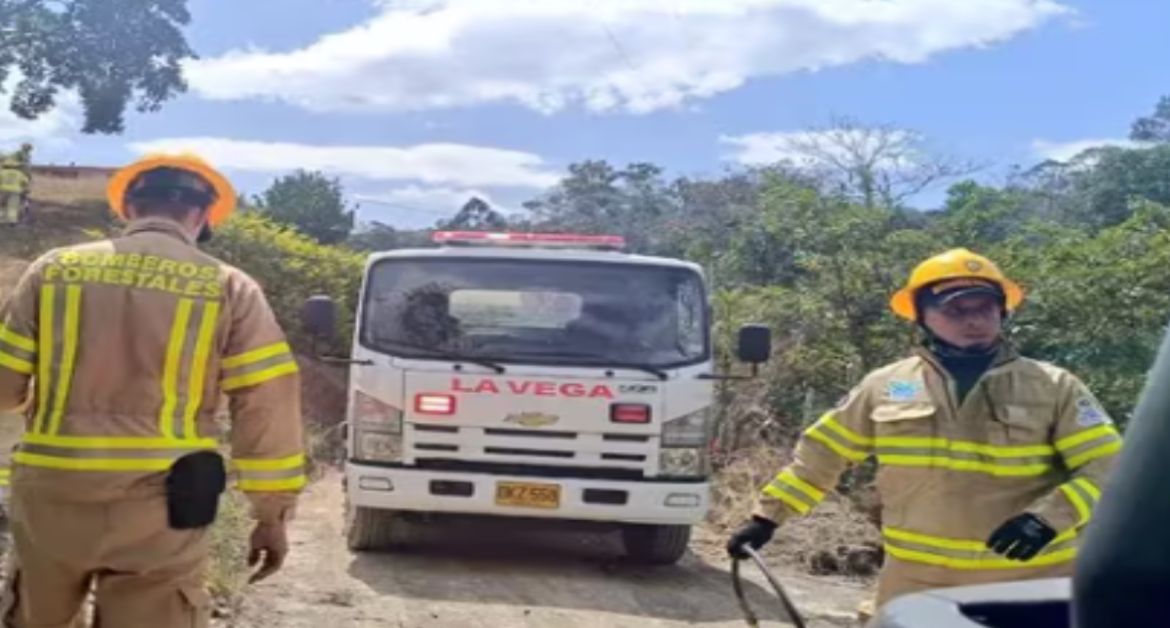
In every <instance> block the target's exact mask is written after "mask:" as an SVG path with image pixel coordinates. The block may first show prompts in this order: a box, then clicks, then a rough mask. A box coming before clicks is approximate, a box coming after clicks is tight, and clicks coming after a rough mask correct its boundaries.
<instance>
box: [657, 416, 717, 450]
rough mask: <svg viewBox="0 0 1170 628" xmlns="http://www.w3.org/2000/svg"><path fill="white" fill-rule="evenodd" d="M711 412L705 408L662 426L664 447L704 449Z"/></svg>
mask: <svg viewBox="0 0 1170 628" xmlns="http://www.w3.org/2000/svg"><path fill="white" fill-rule="evenodd" d="M710 415H711V412H710V409H709V408H703V409H702V410H699V411H698V412H692V413H690V414H687V415H684V416H680V417H679V418H677V419H671V420H669V421H667V422H665V423H663V424H662V446H663V447H702V446H704V445H706V444H707V440H708V434H707V426H708V424H709V422H710V421H709V418H710Z"/></svg>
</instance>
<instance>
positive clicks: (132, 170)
mask: <svg viewBox="0 0 1170 628" xmlns="http://www.w3.org/2000/svg"><path fill="white" fill-rule="evenodd" d="M155 168H175V169H177V170H184V171H186V172H190V173H192V174H195V175H197V176H199V177H200V178H202V179H203V180H204V181H206V182H207V184H208V185H210V186H211V188H212V189H213V190H215V200H214V201H213V202H212V203H211V207H210V208H209V209H208V212H207V224H208V225H209V226H211V227H216V226H218V225H220V224H221V223H223V221H225V220H227V219H228V217H229V216H231V215H232V212H234V211H235V209H236V190H235V188H233V187H232V184H231V182H229V181H228V180H227V177H225V176H223V175H222V174H220V172H219V171H218V170H216V169H215V168H213V167H211V165H210V164H208V163H207V162H206V161H204V160H203V159H202V158H200V157H199V156H197V155H194V154H191V153H175V154H161V153H160V154H152V155H147V156H145V157H143V158H142V159H139V160H138V161H136V162H134V163H132V164H130V165H128V166H126V167H124V168H122V169H121V170H118V171H117V172H116V173H114V177H113V178H112V179H110V184H109V185H108V186H106V198H107V199H108V200H109V201H110V207H111V208H112V209H113V210H114V213H115V214H117V215H118V217H119V218H122V219H123V220H125V219H126V192H127V191H128V190H130V186H131V185H132V184H133V183H134V180H135V179H137V178H138V177H139V176H140V175H142V174H143V173H145V172H149V171H151V170H154V169H155Z"/></svg>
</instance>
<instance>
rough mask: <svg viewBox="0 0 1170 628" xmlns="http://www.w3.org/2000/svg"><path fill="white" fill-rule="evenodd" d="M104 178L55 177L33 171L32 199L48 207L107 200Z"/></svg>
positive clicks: (106, 179) (105, 179)
mask: <svg viewBox="0 0 1170 628" xmlns="http://www.w3.org/2000/svg"><path fill="white" fill-rule="evenodd" d="M108 180H109V179H108V178H107V177H104V176H80V177H77V178H67V177H54V176H46V175H44V174H41V173H38V172H36V171H35V170H34V171H33V184H32V191H31V198H32V199H33V200H34V201H37V202H40V203H44V204H47V205H77V204H79V203H87V202H93V201H103V202H104V200H105V198H106V182H107V181H108Z"/></svg>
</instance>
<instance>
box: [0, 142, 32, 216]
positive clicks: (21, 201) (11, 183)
mask: <svg viewBox="0 0 1170 628" xmlns="http://www.w3.org/2000/svg"><path fill="white" fill-rule="evenodd" d="M26 146H27V144H26ZM31 185H32V179H31V178H30V177H29V170H28V164H27V162H23V161H21V159H20V153H19V152H18V153H13V154H12V155H8V156H5V157H4V158H3V159H0V225H15V224H17V223H19V222H20V220H21V218H22V216H23V214H24V205H25V202H26V199H27V197H28V192H29V188H30V187H31Z"/></svg>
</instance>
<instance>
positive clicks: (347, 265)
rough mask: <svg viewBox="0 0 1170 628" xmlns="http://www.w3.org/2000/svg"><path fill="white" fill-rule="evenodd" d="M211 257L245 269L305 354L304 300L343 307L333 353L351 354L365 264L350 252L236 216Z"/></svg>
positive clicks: (257, 217) (252, 216) (261, 219)
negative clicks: (328, 299) (318, 298)
mask: <svg viewBox="0 0 1170 628" xmlns="http://www.w3.org/2000/svg"><path fill="white" fill-rule="evenodd" d="M207 251H208V252H209V253H211V254H212V255H215V256H216V257H218V258H220V259H222V260H224V261H225V262H228V263H229V264H233V265H235V266H238V267H240V268H241V269H243V270H244V271H246V272H247V273H248V274H250V275H251V276H252V277H254V278H255V279H256V281H258V282H259V283H260V285H261V286H262V287H263V288H264V293H265V295H266V296H267V298H268V300H269V302H270V303H271V304H272V309H273V310H274V311H275V312H276V316H277V318H278V319H279V320H280V324H281V326H282V327H283V328H284V329H285V331H286V332H287V333H288V334H289V337H290V339H291V340H292V341H293V343H294V344H295V345H296V346H297V348H298V350H300V351H308V348H309V346H310V343H311V338H309V336H308V335H307V334H306V333H304V331H303V329H302V328H301V322H300V311H301V306H302V304H303V303H304V301H305V299H307V298H309V297H310V296H313V295H315V294H327V295H330V296H332V297H333V298H334V299H336V300H337V302H338V322H339V324H340V325H341V327H342V328H341V330H340V334H339V335H338V337H337V338H336V339H335V343H334V344H333V346H331V347H329V348H330V349H331V350H332V351H333V352H337V353H348V352H349V340H350V338H351V335H352V332H353V313H354V312H355V311H356V306H357V299H358V288H359V287H360V285H361V274H362V265H363V261H364V260H363V258H362V256H361V255H360V254H357V253H355V252H353V251H350V250H348V249H344V248H341V247H335V246H324V245H321V244H319V243H317V242H315V241H314V240H313V239H311V238H309V237H307V236H305V235H304V234H301V233H299V232H298V231H296V230H294V229H292V228H290V227H288V226H286V225H282V224H280V223H278V222H276V221H274V220H272V219H270V218H268V217H267V216H264V215H262V214H257V213H249V214H237V215H236V216H235V217H233V218H232V219H231V220H229V221H228V222H227V223H225V224H224V225H223V227H221V228H220V229H219V230H217V231H216V234H215V238H214V239H213V240H212V241H211V242H209V243H208V246H207Z"/></svg>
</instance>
